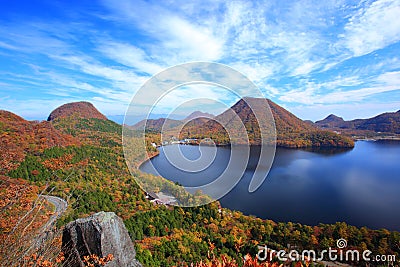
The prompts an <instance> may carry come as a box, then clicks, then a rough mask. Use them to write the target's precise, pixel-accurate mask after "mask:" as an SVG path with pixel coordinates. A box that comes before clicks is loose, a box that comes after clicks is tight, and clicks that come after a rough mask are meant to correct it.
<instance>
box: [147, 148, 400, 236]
mask: <svg viewBox="0 0 400 267" xmlns="http://www.w3.org/2000/svg"><path fill="white" fill-rule="evenodd" d="M180 149H181V151H182V153H183V154H184V155H185V156H187V157H189V158H192V159H195V158H197V157H199V155H200V153H199V148H198V147H196V146H185V145H181V146H180ZM210 149H211V148H210ZM259 150H260V148H259V147H253V148H252V149H251V157H250V161H249V164H248V165H247V168H246V171H245V173H244V175H243V177H242V179H241V180H240V182H239V183H238V184H237V186H236V187H235V188H234V189H233V190H232V191H230V192H229V193H228V194H227V195H226V196H224V197H223V198H222V199H220V202H221V204H222V206H224V207H227V208H230V209H233V210H239V211H242V212H243V213H245V214H252V215H256V216H258V217H261V218H266V219H272V220H274V221H286V222H287V221H292V222H300V223H304V224H310V225H316V224H318V223H335V222H336V221H345V222H347V223H349V224H351V225H356V226H368V227H370V228H387V229H390V230H400V194H399V189H400V164H399V162H400V142H393V141H392V142H389V141H377V142H372V141H358V142H356V146H355V148H354V149H351V150H346V149H285V148H277V150H276V155H275V159H274V162H273V165H272V168H271V170H270V172H269V174H268V177H267V179H266V180H265V181H264V183H263V185H262V186H261V187H260V188H259V189H258V190H257V191H255V192H254V193H249V192H248V186H249V182H250V180H251V177H252V174H253V173H254V169H255V166H256V165H257V161H258V155H259V152H260V151H259ZM202 152H203V155H207V148H206V149H204V150H203V151H202ZM230 152H231V151H230V148H226V147H219V148H217V154H216V156H215V160H214V161H213V163H212V164H211V165H210V166H209V167H208V168H207V169H205V170H203V171H201V172H198V173H190V172H185V171H181V170H179V169H177V168H175V167H174V166H173V165H171V164H170V163H169V162H168V160H167V159H166V158H165V155H164V153H163V148H161V149H160V155H159V156H157V157H155V158H153V159H152V160H151V162H152V163H153V164H154V166H155V167H156V169H157V170H158V171H159V173H160V174H161V175H162V176H163V177H165V178H168V179H170V180H172V181H177V182H179V183H181V184H183V185H190V186H193V185H200V184H203V183H205V182H209V181H212V180H214V179H215V178H216V177H218V175H220V174H221V173H222V172H223V170H224V169H225V167H226V166H227V163H228V162H229V158H230ZM210 153H211V152H210ZM243 160H245V159H243ZM141 170H143V171H146V172H154V170H151V166H150V164H149V163H148V162H147V163H145V164H143V165H142V166H141Z"/></svg>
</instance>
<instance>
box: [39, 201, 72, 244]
mask: <svg viewBox="0 0 400 267" xmlns="http://www.w3.org/2000/svg"><path fill="white" fill-rule="evenodd" d="M39 197H40V198H44V199H46V200H47V201H48V202H50V203H51V204H53V205H54V207H55V211H54V214H53V215H51V216H50V218H49V220H48V221H47V222H46V224H45V225H43V227H42V229H41V230H40V234H39V235H38V236H37V238H36V240H35V242H34V247H36V248H40V247H41V246H42V245H43V244H44V243H45V242H46V240H50V239H52V238H53V235H54V231H53V230H54V226H55V223H56V221H57V219H58V218H59V217H60V216H61V215H62V214H63V213H64V212H65V210H66V209H67V207H68V203H67V201H65V200H64V199H62V198H60V197H56V196H49V195H39Z"/></svg>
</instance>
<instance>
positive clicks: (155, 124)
mask: <svg viewBox="0 0 400 267" xmlns="http://www.w3.org/2000/svg"><path fill="white" fill-rule="evenodd" d="M182 124H183V122H182V121H180V120H174V119H166V118H160V119H148V120H141V121H139V122H138V123H136V124H135V125H133V126H132V129H134V130H141V129H143V127H144V126H145V125H146V130H148V131H154V132H160V131H161V130H162V129H163V130H169V129H172V128H174V127H178V126H180V125H182Z"/></svg>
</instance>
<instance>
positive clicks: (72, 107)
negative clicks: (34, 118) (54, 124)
mask: <svg viewBox="0 0 400 267" xmlns="http://www.w3.org/2000/svg"><path fill="white" fill-rule="evenodd" d="M73 115H76V116H78V117H79V118H84V119H92V118H94V119H100V120H107V117H106V116H104V115H103V114H101V113H100V112H99V111H98V110H97V109H96V108H95V107H94V106H93V104H92V103H89V102H85V101H81V102H73V103H68V104H64V105H62V106H60V107H58V108H56V109H55V110H53V111H52V112H51V113H50V115H49V117H48V118H47V120H48V121H53V120H55V119H57V118H65V117H70V116H73Z"/></svg>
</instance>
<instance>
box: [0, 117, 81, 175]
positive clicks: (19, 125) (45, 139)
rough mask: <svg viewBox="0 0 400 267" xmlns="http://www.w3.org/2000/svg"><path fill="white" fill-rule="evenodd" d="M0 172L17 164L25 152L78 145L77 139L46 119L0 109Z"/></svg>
mask: <svg viewBox="0 0 400 267" xmlns="http://www.w3.org/2000/svg"><path fill="white" fill-rule="evenodd" d="M0 135H1V139H0V151H1V157H0V166H1V168H0V172H1V173H4V172H5V171H10V170H12V169H15V168H16V167H18V166H19V163H20V162H21V161H22V160H23V159H24V158H25V155H26V154H27V153H38V152H41V151H43V150H45V149H47V148H51V147H55V146H68V145H78V144H80V142H79V140H77V139H76V138H74V137H72V136H71V135H69V134H66V133H62V132H61V131H59V130H57V129H56V128H54V126H53V125H52V124H51V123H50V122H47V121H42V122H38V121H27V120H25V119H23V118H21V117H20V116H18V115H16V114H14V113H12V112H9V111H5V110H0Z"/></svg>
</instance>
